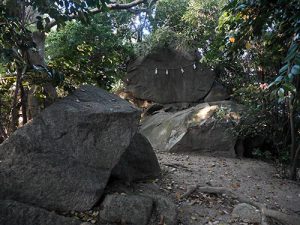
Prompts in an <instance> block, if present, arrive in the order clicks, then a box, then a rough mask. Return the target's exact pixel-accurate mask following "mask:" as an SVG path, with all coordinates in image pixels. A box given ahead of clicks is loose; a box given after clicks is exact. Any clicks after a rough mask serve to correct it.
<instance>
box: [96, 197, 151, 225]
mask: <svg viewBox="0 0 300 225" xmlns="http://www.w3.org/2000/svg"><path fill="white" fill-rule="evenodd" d="M102 207H103V210H101V211H100V218H101V219H103V220H104V221H107V222H111V223H120V222H123V223H126V224H132V225H147V224H148V221H149V219H150V216H151V213H152V207H153V201H152V199H151V198H147V197H144V196H139V195H118V194H113V195H108V196H106V197H105V199H104V202H103V203H102Z"/></svg>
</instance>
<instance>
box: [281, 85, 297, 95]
mask: <svg viewBox="0 0 300 225" xmlns="http://www.w3.org/2000/svg"><path fill="white" fill-rule="evenodd" d="M282 87H283V89H284V90H285V91H290V92H292V93H296V87H295V86H294V85H293V84H292V83H284V84H282Z"/></svg>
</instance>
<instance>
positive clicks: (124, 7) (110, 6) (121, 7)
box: [45, 0, 158, 30]
mask: <svg viewBox="0 0 300 225" xmlns="http://www.w3.org/2000/svg"><path fill="white" fill-rule="evenodd" d="M157 1H158V0H152V1H151V2H150V5H153V2H154V3H155V2H157ZM147 2H148V0H135V1H133V2H130V3H126V4H119V3H112V4H108V5H107V8H108V9H110V10H129V9H131V8H133V7H135V6H138V5H140V4H142V3H147ZM101 12H103V10H102V9H98V8H96V9H91V10H90V11H89V13H91V14H93V15H95V14H98V13H101ZM76 18H78V15H73V16H70V17H69V19H70V20H72V19H76ZM57 23H58V22H57V21H56V20H53V21H51V22H50V23H48V24H47V25H46V27H45V29H46V30H49V29H51V28H52V27H54V26H56V25H57Z"/></svg>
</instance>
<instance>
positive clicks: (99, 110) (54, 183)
mask: <svg viewBox="0 0 300 225" xmlns="http://www.w3.org/2000/svg"><path fill="white" fill-rule="evenodd" d="M139 117H140V112H139V110H137V109H136V108H134V107H132V106H131V105H130V104H129V103H127V102H126V101H124V100H122V99H120V98H119V97H117V96H115V95H113V94H110V93H108V92H106V91H104V90H101V89H99V88H96V87H92V86H82V87H81V88H79V89H78V90H76V91H75V92H74V93H73V94H72V95H70V96H68V97H66V98H64V99H62V100H60V101H58V102H56V103H54V104H52V105H51V106H49V107H48V108H46V109H45V110H44V111H43V112H42V113H41V114H40V115H38V116H37V117H35V118H34V119H33V120H32V121H31V122H30V123H28V124H27V125H25V126H24V127H22V128H20V129H18V130H17V131H16V132H15V133H14V134H13V135H11V137H10V138H9V139H7V140H6V141H5V142H4V143H3V144H2V145H0V199H13V200H16V201H21V202H24V203H29V204H32V205H37V206H40V207H43V208H46V209H51V210H64V211H68V210H77V211H83V210H88V209H90V208H91V207H92V206H93V205H94V204H95V203H96V202H97V201H98V200H99V198H100V197H101V196H102V194H103V190H104V188H105V186H106V184H107V181H108V179H109V176H110V174H111V170H112V169H113V168H114V167H115V165H116V164H117V163H118V162H119V160H120V157H121V155H122V154H123V152H124V151H125V149H126V148H127V147H128V146H129V144H130V141H131V139H132V137H133V136H134V134H135V133H136V130H137V126H138V122H139Z"/></svg>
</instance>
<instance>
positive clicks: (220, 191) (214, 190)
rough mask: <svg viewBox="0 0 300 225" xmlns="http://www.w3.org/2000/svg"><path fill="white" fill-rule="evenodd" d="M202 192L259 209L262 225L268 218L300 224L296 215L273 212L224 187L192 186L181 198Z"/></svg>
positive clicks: (293, 224)
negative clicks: (230, 198) (232, 199)
mask: <svg viewBox="0 0 300 225" xmlns="http://www.w3.org/2000/svg"><path fill="white" fill-rule="evenodd" d="M196 190H198V191H200V192H203V193H209V194H217V195H227V196H230V197H232V198H234V199H236V200H238V201H239V202H241V203H247V204H249V205H252V206H254V207H256V208H257V209H259V210H260V211H261V215H262V218H261V224H262V225H267V224H268V223H267V218H266V217H269V218H272V219H275V220H277V221H278V222H280V223H282V224H285V225H299V222H300V216H298V215H296V214H294V215H287V214H285V213H282V212H279V211H276V210H271V209H267V207H266V206H265V205H263V204H262V203H259V202H255V201H252V200H250V199H249V198H246V197H244V196H242V195H239V194H237V193H234V192H233V191H232V190H230V189H228V188H224V187H209V186H206V187H201V186H199V185H192V186H190V187H188V189H187V191H186V192H185V193H184V194H183V195H182V196H181V198H186V197H188V196H189V195H191V194H192V193H193V192H194V191H196Z"/></svg>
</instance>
